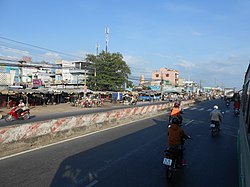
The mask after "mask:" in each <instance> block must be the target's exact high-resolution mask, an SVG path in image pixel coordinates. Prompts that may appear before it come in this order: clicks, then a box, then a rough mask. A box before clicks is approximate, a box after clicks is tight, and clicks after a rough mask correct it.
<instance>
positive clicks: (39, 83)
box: [32, 79, 43, 87]
mask: <svg viewBox="0 0 250 187" xmlns="http://www.w3.org/2000/svg"><path fill="white" fill-rule="evenodd" d="M32 82H33V87H40V86H42V84H43V82H42V80H41V79H33V80H32Z"/></svg>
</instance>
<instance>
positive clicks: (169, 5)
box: [163, 2, 201, 13]
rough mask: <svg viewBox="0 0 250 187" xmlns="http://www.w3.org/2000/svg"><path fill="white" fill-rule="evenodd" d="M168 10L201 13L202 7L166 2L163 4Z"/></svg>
mask: <svg viewBox="0 0 250 187" xmlns="http://www.w3.org/2000/svg"><path fill="white" fill-rule="evenodd" d="M163 6H164V7H165V8H166V9H167V10H168V11H171V12H177V13H199V12H201V10H200V9H198V8H196V7H194V6H190V5H186V4H183V3H182V4H177V3H169V2H167V3H164V5H163Z"/></svg>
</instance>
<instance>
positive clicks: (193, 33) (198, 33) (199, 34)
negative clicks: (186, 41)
mask: <svg viewBox="0 0 250 187" xmlns="http://www.w3.org/2000/svg"><path fill="white" fill-rule="evenodd" d="M192 35H194V36H201V33H200V32H197V31H193V32H192Z"/></svg>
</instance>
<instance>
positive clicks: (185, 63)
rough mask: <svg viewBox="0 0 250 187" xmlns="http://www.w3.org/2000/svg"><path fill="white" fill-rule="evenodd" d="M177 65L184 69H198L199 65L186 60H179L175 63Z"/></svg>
mask: <svg viewBox="0 0 250 187" xmlns="http://www.w3.org/2000/svg"><path fill="white" fill-rule="evenodd" d="M175 65H177V66H180V67H183V68H196V67H197V65H195V64H194V63H192V62H189V61H187V60H184V59H180V60H178V62H177V63H175Z"/></svg>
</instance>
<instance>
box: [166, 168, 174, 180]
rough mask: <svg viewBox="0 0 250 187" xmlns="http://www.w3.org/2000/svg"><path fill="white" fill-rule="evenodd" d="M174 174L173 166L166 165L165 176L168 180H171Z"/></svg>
mask: <svg viewBox="0 0 250 187" xmlns="http://www.w3.org/2000/svg"><path fill="white" fill-rule="evenodd" d="M173 176H174V168H173V167H172V166H167V167H166V178H167V179H168V181H171V180H172V179H173Z"/></svg>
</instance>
